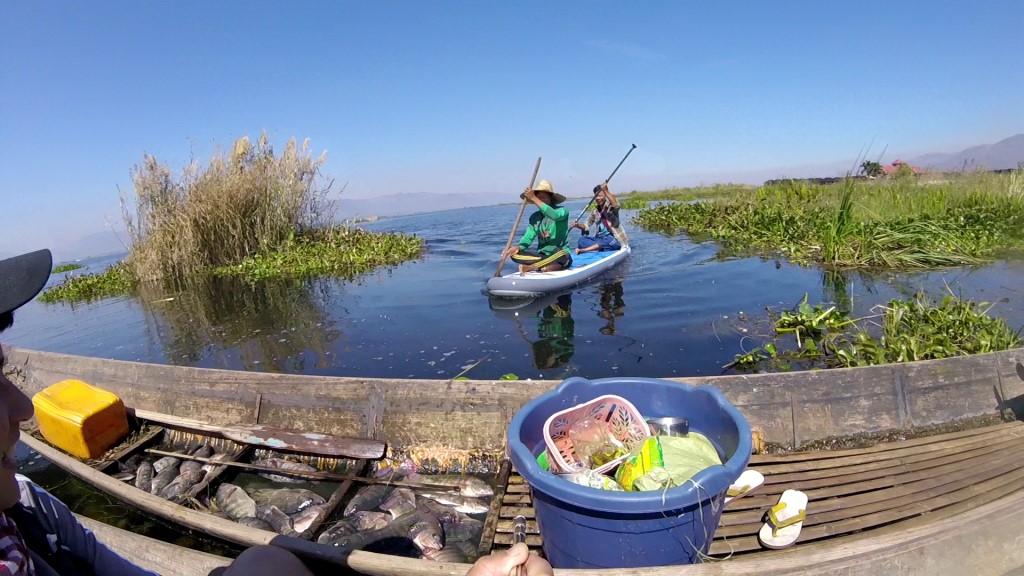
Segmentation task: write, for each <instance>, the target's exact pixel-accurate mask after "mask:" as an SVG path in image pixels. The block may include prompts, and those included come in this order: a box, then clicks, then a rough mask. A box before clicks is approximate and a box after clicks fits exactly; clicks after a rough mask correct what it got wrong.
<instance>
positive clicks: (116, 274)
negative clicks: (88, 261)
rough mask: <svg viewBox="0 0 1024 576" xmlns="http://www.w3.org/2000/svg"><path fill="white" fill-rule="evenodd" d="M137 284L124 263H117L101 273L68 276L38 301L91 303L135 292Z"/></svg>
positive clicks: (44, 293)
mask: <svg viewBox="0 0 1024 576" xmlns="http://www.w3.org/2000/svg"><path fill="white" fill-rule="evenodd" d="M136 286H137V282H136V281H135V277H134V276H132V273H131V270H130V269H129V268H128V265H127V264H125V263H124V262H118V263H117V264H114V265H113V266H111V267H109V268H107V269H106V270H104V271H103V272H99V273H96V274H83V275H81V276H69V277H68V278H66V279H65V280H64V282H63V283H61V284H58V285H56V286H54V287H52V288H48V289H47V290H46V291H44V292H43V293H42V294H40V295H39V300H40V301H42V302H46V303H48V304H52V303H54V302H91V301H93V300H99V299H101V298H110V297H112V296H120V295H122V294H127V293H130V292H132V291H133V290H135V287H136Z"/></svg>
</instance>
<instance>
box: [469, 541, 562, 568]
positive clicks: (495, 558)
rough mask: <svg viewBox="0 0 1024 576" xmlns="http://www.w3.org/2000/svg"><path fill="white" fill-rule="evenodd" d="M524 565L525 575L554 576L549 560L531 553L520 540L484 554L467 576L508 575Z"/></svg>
mask: <svg viewBox="0 0 1024 576" xmlns="http://www.w3.org/2000/svg"><path fill="white" fill-rule="evenodd" d="M519 565H522V566H523V572H522V574H523V576H554V575H555V571H554V570H552V569H551V564H548V561H547V560H545V559H543V558H541V557H540V556H537V555H536V554H530V549H529V548H527V547H526V544H523V543H522V542H520V543H519V544H516V545H515V546H513V547H511V548H509V549H508V550H502V551H501V552H495V553H493V554H491V555H490V556H484V557H483V558H480V559H479V560H477V561H476V563H474V564H473V567H472V568H470V569H469V572H466V576H508V574H509V572H511V571H512V569H513V568H515V567H516V566H519Z"/></svg>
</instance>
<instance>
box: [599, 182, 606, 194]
mask: <svg viewBox="0 0 1024 576" xmlns="http://www.w3.org/2000/svg"><path fill="white" fill-rule="evenodd" d="M598 187H599V188H600V189H601V192H604V193H606V194H607V193H608V183H607V182H601V184H600V186H598Z"/></svg>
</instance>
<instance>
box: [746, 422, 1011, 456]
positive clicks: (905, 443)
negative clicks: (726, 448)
mask: <svg viewBox="0 0 1024 576" xmlns="http://www.w3.org/2000/svg"><path fill="white" fill-rule="evenodd" d="M1022 426H1024V422H1020V421H1013V422H1007V423H1004V424H1000V425H999V426H986V427H983V428H971V429H968V430H958V431H956V432H947V433H945V434H936V435H933V436H922V437H920V438H911V439H909V440H899V441H895V442H880V443H878V444H875V445H874V446H868V447H865V448H844V449H842V450H808V451H803V452H787V453H784V454H755V455H753V456H751V457H750V465H751V466H764V465H770V464H785V463H789V462H804V461H814V460H823V459H828V458H837V457H841V456H857V455H860V454H874V453H881V452H888V451H891V450H900V449H903V448H912V447H916V446H925V445H928V444H935V443H942V442H948V441H950V440H956V439H958V438H964V437H984V436H987V435H990V434H996V435H1000V434H1005V433H1006V431H1007V430H1013V429H1017V428H1021V427H1022ZM1018 432H1019V430H1018Z"/></svg>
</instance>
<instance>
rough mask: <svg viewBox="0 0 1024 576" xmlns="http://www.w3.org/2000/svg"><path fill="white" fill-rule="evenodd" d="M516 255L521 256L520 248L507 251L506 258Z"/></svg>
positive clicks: (514, 247)
mask: <svg viewBox="0 0 1024 576" xmlns="http://www.w3.org/2000/svg"><path fill="white" fill-rule="evenodd" d="M514 254H519V246H512V247H511V248H509V249H508V250H505V258H509V257H511V256H512V255H514Z"/></svg>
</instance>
